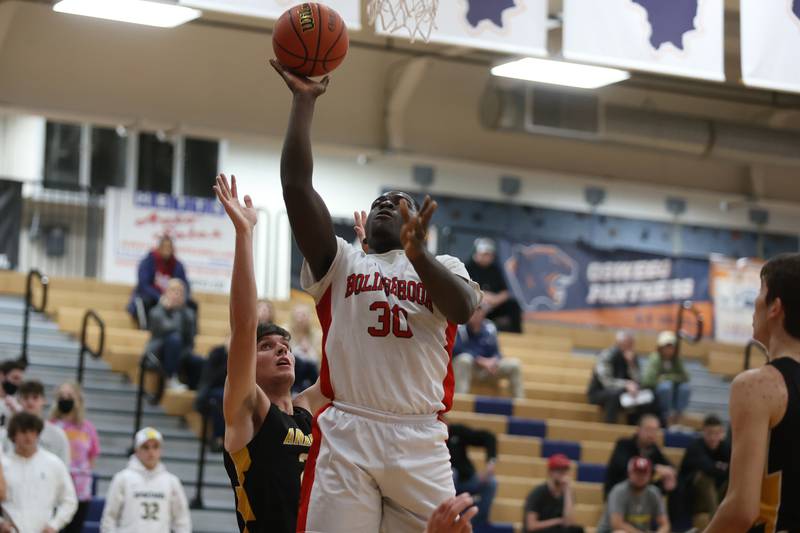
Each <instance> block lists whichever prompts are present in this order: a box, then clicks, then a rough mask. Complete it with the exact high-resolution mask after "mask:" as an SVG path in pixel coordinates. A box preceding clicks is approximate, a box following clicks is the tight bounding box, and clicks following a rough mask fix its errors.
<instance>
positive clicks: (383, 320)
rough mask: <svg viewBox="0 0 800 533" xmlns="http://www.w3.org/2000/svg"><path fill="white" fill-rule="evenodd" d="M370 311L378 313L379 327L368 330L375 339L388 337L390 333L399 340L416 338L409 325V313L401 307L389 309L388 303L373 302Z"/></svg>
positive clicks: (396, 306)
mask: <svg viewBox="0 0 800 533" xmlns="http://www.w3.org/2000/svg"><path fill="white" fill-rule="evenodd" d="M369 310H370V311H377V312H378V325H377V326H371V327H369V328H367V333H369V334H370V335H372V336H373V337H387V336H389V333H391V334H392V335H394V336H395V337H397V338H399V339H410V338H411V337H413V336H414V333H413V332H412V331H411V326H409V325H408V311H406V310H405V309H403V308H402V307H400V306H399V305H395V306H394V307H389V303H388V302H372V305H370V306H369ZM401 317H402V318H401Z"/></svg>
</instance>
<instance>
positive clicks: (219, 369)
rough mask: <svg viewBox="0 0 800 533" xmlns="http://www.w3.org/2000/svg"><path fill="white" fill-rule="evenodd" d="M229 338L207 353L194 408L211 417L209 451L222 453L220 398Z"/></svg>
mask: <svg viewBox="0 0 800 533" xmlns="http://www.w3.org/2000/svg"><path fill="white" fill-rule="evenodd" d="M230 345H231V338H230V336H229V337H228V338H227V339H225V344H220V345H219V346H215V347H214V348H212V349H211V351H210V352H209V353H208V357H207V358H206V360H205V361H204V365H203V370H202V374H201V376H200V383H199V385H198V388H197V396H196V397H195V400H194V408H195V409H197V411H198V412H199V413H200V414H202V415H205V416H210V417H211V427H212V433H213V437H212V438H213V441H212V443H211V449H212V450H213V451H215V452H221V451H222V445H223V437H224V436H225V419H224V418H223V416H222V397H223V395H224V393H225V378H227V376H228V351H229V350H230Z"/></svg>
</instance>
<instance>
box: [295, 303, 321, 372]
mask: <svg viewBox="0 0 800 533" xmlns="http://www.w3.org/2000/svg"><path fill="white" fill-rule="evenodd" d="M311 316H312V315H311V308H310V307H308V306H307V305H302V304H301V305H296V306H295V307H294V309H292V321H291V324H289V333H291V334H292V353H293V354H294V356H295V357H302V358H304V359H307V360H309V361H315V362H317V364H319V360H320V357H319V353H320V350H321V349H322V336H321V335H320V333H319V330H316V329H314V328H313V327H311Z"/></svg>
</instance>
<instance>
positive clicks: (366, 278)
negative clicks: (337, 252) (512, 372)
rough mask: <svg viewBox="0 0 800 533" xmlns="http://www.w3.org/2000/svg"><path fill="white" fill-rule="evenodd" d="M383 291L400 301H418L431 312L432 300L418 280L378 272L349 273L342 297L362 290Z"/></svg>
mask: <svg viewBox="0 0 800 533" xmlns="http://www.w3.org/2000/svg"><path fill="white" fill-rule="evenodd" d="M371 291H383V292H384V293H385V294H386V296H389V295H390V294H393V295H395V296H397V298H398V299H399V300H401V301H403V300H408V301H410V302H415V303H418V304H419V305H422V306H425V307H427V308H428V311H430V312H431V313H432V312H433V302H432V301H431V296H430V294H428V291H427V290H426V289H425V285H423V284H422V283H421V282H419V281H413V280H405V279H398V278H397V277H392V278H385V277H383V276H381V273H380V272H375V273H373V274H350V275H349V276H347V290H346V291H345V294H344V297H345V298H349V297H350V296H353V295H356V296H357V295H359V294H361V293H362V292H371Z"/></svg>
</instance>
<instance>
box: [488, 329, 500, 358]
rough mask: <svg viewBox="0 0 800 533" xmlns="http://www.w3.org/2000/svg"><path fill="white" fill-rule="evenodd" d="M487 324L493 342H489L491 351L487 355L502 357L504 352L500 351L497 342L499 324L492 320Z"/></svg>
mask: <svg viewBox="0 0 800 533" xmlns="http://www.w3.org/2000/svg"><path fill="white" fill-rule="evenodd" d="M486 326H487V328H486V329H487V331H488V332H489V336H490V339H491V342H489V343H487V348H488V351H489V352H490V353H487V354H486V356H487V357H502V354H501V353H500V346H499V345H498V344H497V326H495V325H494V324H493V323H492V322H488V323H487V325H486Z"/></svg>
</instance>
